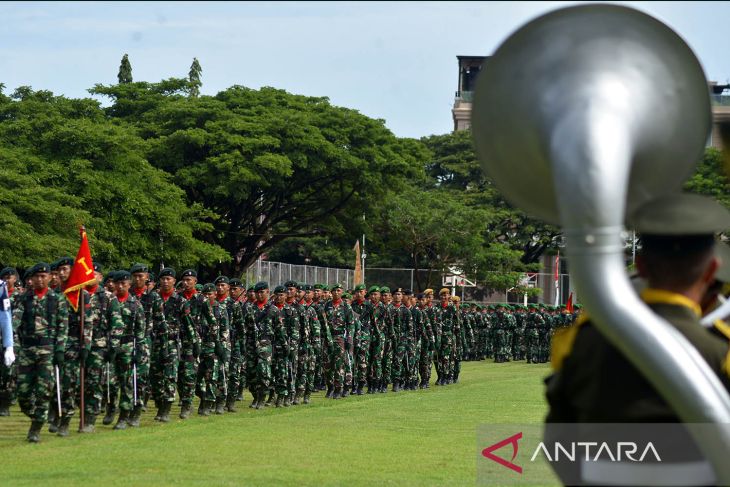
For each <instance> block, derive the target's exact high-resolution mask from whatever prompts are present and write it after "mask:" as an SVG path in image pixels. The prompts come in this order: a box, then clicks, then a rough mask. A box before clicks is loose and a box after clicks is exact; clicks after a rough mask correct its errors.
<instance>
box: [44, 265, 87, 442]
mask: <svg viewBox="0 0 730 487" xmlns="http://www.w3.org/2000/svg"><path fill="white" fill-rule="evenodd" d="M73 264H74V259H73V258H71V257H62V258H61V259H59V260H57V261H56V270H57V271H58V277H59V280H60V282H61V285H60V286H59V292H58V294H59V297H60V298H64V297H65V295H64V294H63V289H64V288H65V287H66V282H67V281H68V278H69V276H70V275H71V268H72V267H73ZM81 294H82V295H83V297H81V296H80V298H79V299H83V301H84V310H83V312H84V313H85V316H84V322H85V323H89V322H90V318H91V305H90V304H89V299H90V295H89V293H88V292H87V291H86V290H82V292H81ZM80 313H81V311H74V310H73V308H71V309H69V317H68V331H67V340H66V350H65V358H64V361H63V367H60V372H61V412H62V416H61V418H59V420H58V421H57V423H56V424H50V425H49V431H50V432H52V433H55V432H58V436H68V428H69V425H70V423H71V419H72V418H73V416H74V414H75V413H76V407H77V404H78V403H79V402H80V394H81V387H80V384H81V367H83V366H84V365H85V364H86V359H87V357H88V355H89V349H90V341H91V340H90V338H91V333H90V331H91V330H90V328H89V327H88V326H85V327H84V336H81V316H80ZM84 413H86V411H84ZM84 419H86V418H84Z"/></svg>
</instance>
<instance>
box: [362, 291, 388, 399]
mask: <svg viewBox="0 0 730 487" xmlns="http://www.w3.org/2000/svg"><path fill="white" fill-rule="evenodd" d="M366 312H367V313H368V318H367V320H368V322H369V323H370V364H369V368H370V372H369V377H370V386H369V387H368V394H372V393H374V392H375V391H377V390H379V389H380V387H381V384H382V382H383V348H384V346H385V305H383V303H382V302H380V301H379V302H378V303H377V304H376V305H373V304H372V303H371V304H370V307H369V308H366Z"/></svg>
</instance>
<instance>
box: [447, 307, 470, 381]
mask: <svg viewBox="0 0 730 487" xmlns="http://www.w3.org/2000/svg"><path fill="white" fill-rule="evenodd" d="M452 299H453V301H454V307H455V308H456V310H457V316H458V317H459V319H458V321H457V322H456V323H457V324H456V326H455V327H454V360H453V361H454V365H453V372H452V373H451V381H450V383H452V384H456V383H457V382H459V374H460V373H461V360H462V358H463V356H464V354H465V353H466V346H467V343H468V342H467V340H468V339H467V335H466V330H467V329H468V328H467V325H465V323H464V321H465V320H468V319H469V318H468V316H464V315H462V314H461V313H460V312H459V309H460V305H459V302H460V298H459V296H454V297H453V298H452Z"/></svg>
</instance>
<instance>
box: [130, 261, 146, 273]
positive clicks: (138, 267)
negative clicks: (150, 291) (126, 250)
mask: <svg viewBox="0 0 730 487" xmlns="http://www.w3.org/2000/svg"><path fill="white" fill-rule="evenodd" d="M148 271H149V269H148V268H147V266H146V265H145V264H140V263H139V262H137V263H136V264H134V265H133V266H132V267H131V268H130V269H129V273H130V274H136V273H138V272H148Z"/></svg>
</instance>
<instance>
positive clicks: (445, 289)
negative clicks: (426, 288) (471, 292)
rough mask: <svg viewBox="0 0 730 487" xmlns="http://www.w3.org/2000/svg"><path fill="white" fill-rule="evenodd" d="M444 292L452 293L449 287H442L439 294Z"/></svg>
mask: <svg viewBox="0 0 730 487" xmlns="http://www.w3.org/2000/svg"><path fill="white" fill-rule="evenodd" d="M442 294H451V291H450V290H449V288H447V287H442V288H441V291H439V296H440V295H442Z"/></svg>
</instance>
